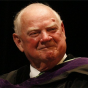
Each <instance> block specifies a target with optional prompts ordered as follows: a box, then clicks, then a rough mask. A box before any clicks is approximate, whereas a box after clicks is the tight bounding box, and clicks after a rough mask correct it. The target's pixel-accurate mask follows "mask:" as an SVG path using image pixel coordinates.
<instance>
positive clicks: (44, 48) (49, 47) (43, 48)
mask: <svg viewBox="0 0 88 88" xmlns="http://www.w3.org/2000/svg"><path fill="white" fill-rule="evenodd" d="M53 48H55V46H48V47H41V48H40V49H39V50H47V49H53Z"/></svg>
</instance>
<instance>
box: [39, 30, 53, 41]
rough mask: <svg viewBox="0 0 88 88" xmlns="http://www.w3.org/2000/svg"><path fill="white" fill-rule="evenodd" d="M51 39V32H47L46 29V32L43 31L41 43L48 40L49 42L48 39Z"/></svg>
mask: <svg viewBox="0 0 88 88" xmlns="http://www.w3.org/2000/svg"><path fill="white" fill-rule="evenodd" d="M50 40H52V36H50V35H49V33H47V32H46V31H44V32H43V33H42V36H41V40H40V42H41V43H46V42H48V41H50Z"/></svg>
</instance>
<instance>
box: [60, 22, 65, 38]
mask: <svg viewBox="0 0 88 88" xmlns="http://www.w3.org/2000/svg"><path fill="white" fill-rule="evenodd" d="M61 29H62V33H63V35H64V36H65V38H66V35H65V28H64V24H63V22H62V23H61Z"/></svg>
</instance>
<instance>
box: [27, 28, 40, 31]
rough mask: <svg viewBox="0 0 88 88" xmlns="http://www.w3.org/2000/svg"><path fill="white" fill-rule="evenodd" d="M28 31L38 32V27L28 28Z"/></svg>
mask: <svg viewBox="0 0 88 88" xmlns="http://www.w3.org/2000/svg"><path fill="white" fill-rule="evenodd" d="M28 29H29V30H30V31H32V30H38V29H39V28H38V27H29V28H28Z"/></svg>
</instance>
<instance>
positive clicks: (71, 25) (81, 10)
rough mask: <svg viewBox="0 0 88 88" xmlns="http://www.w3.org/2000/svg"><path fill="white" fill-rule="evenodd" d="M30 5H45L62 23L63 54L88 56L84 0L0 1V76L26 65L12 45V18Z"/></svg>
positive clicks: (87, 3)
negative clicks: (63, 29)
mask: <svg viewBox="0 0 88 88" xmlns="http://www.w3.org/2000/svg"><path fill="white" fill-rule="evenodd" d="M33 2H42V3H48V4H49V5H50V6H51V7H52V8H53V9H54V10H56V11H57V12H58V13H59V14H60V15H61V18H62V20H63V23H64V26H65V31H66V37H67V40H66V42H67V54H69V53H71V54H73V55H74V56H77V57H80V56H81V57H88V1H55V0H53V1H50V0H44V1H43V0H42V1H39V0H36V1H34V0H32V1H31V0H29V1H27V0H24V1H23V0H17V1H16V0H13V1H9V0H7V1H4V0H3V1H0V75H1V74H4V73H7V72H9V71H12V70H15V69H18V68H20V67H21V66H23V65H25V64H28V60H27V59H26V57H25V55H24V53H21V52H20V51H19V50H18V48H17V47H16V45H15V43H14V42H13V38H12V33H13V32H14V30H13V28H14V26H13V19H14V16H15V14H16V13H17V12H18V11H19V10H21V9H22V8H23V7H25V6H27V5H28V4H30V3H33Z"/></svg>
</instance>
